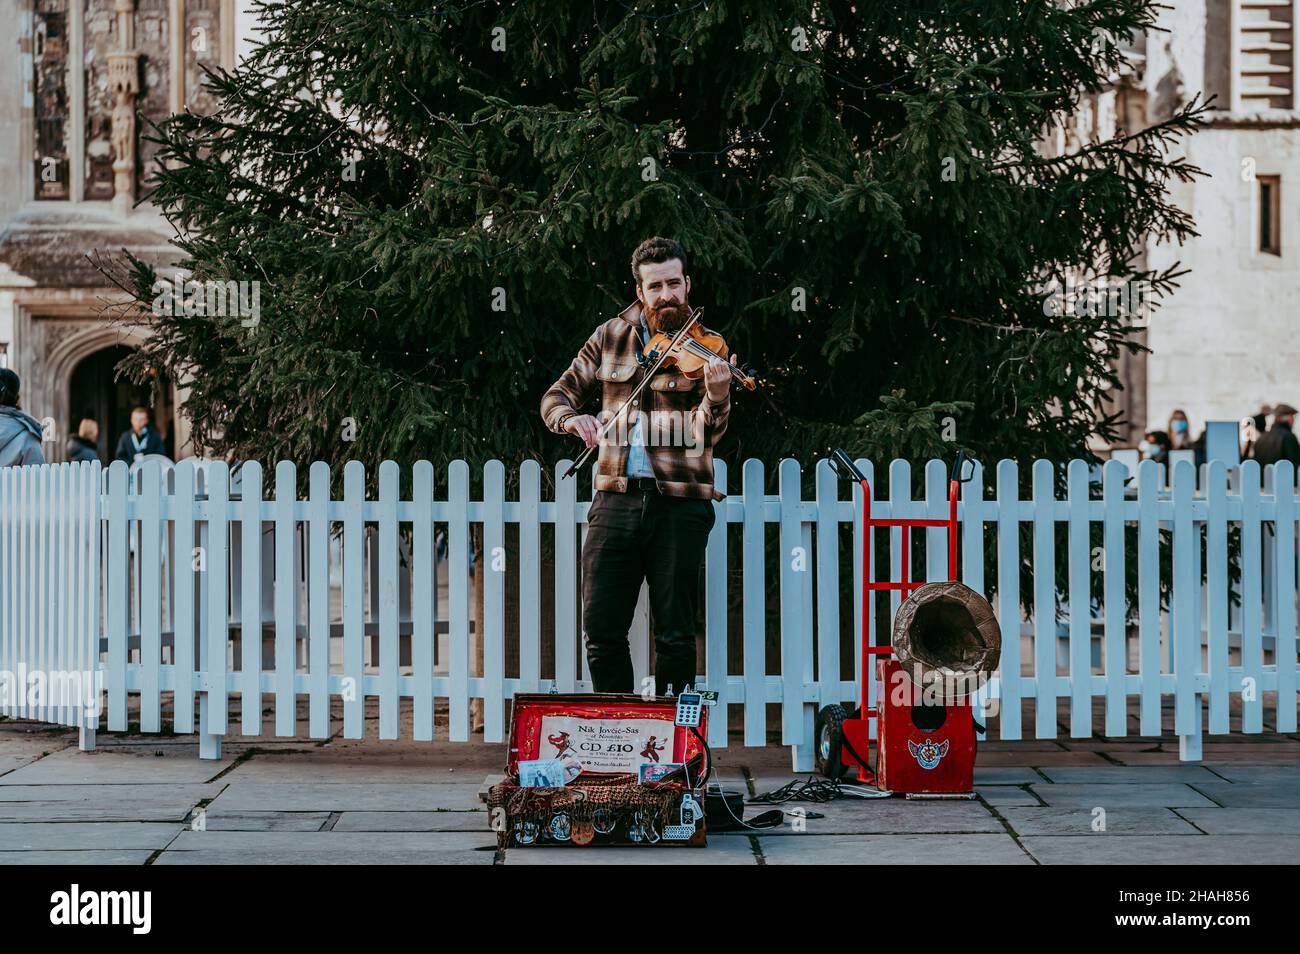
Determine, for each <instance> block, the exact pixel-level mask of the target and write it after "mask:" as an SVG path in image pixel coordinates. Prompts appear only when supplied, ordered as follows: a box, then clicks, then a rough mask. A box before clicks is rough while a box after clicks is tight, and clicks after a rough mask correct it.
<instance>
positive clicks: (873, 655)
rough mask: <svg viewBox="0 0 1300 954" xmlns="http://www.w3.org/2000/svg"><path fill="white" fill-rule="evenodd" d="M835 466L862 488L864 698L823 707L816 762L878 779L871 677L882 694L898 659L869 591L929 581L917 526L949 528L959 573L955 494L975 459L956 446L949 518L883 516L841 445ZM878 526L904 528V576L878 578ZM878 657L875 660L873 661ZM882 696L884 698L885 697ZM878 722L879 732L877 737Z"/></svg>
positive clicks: (952, 566) (908, 590)
mask: <svg viewBox="0 0 1300 954" xmlns="http://www.w3.org/2000/svg"><path fill="white" fill-rule="evenodd" d="M968 463H969V464H971V470H972V473H971V474H966V473H964V469H965V465H966V464H968ZM831 466H832V467H833V468H834V470H835V474H836V476H837V477H838V478H839V479H840V480H844V481H847V482H849V483H856V484H858V486H860V487H861V488H862V646H861V649H862V655H861V657H860V658H861V666H860V667H859V670H858V671H859V673H860V674H861V685H860V687H859V688H860V691H861V698H860V703H859V706H858V708H857V709H856V710H854V711H853V712H852V713H850V712H849V711H848V710H847V709H845V707H844V706H842V705H829V706H826V707H824V708H823V709H822V710H821V712H820V713H818V717H817V723H818V725H817V763H818V768H819V769H820V770H821V772H822V774H824V775H826V776H827V777H829V778H833V779H837V780H838V779H840V778H842V777H843V775H844V774H845V773H846V772H847V771H848V770H849V769H850V768H852V767H856V768H857V770H858V781H860V782H864V783H866V784H871V785H875V784H877V783H878V781H879V775H880V772H879V771H878V768H879V763H880V752H879V747H878V749H877V761H876V764H875V765H873V764H871V763H870V762H869V760H868V755H869V748H870V743H871V720H872V719H877V720H879V719H880V716H881V713H882V712H883V711H884V706H883V705H881V706H880V707H879V708H874V707H872V706H871V705H870V704H869V703H868V688H869V686H868V683H869V681H870V680H871V679H872V678H873V675H875V674H877V673H878V674H880V675H881V684H882V694H883V693H885V692H886V687H887V686H888V685H889V683H888V681H887V679H886V678H885V674H886V673H889V674H893V672H892V670H891V669H890V667H892V669H893V670H896V669H897V668H898V664H897V663H896V662H894V661H892V660H888V659H887V658H886V657H888V656H890V655H892V654H893V652H894V648H893V646H891V645H884V646H877V645H876V644H875V640H874V638H873V634H874V630H875V626H874V622H875V621H874V619H873V618H872V617H873V614H872V613H871V611H870V609H871V607H870V602H869V599H870V594H871V593H873V592H889V591H892V590H897V591H898V592H900V593H901V594H902V598H903V599H904V600H906V599H907V598H908V596H910V595H911V594H912V592H913V591H915V590H917V589H919V588H920V587H922V586H924V585H925V584H926V581H924V580H912V579H911V578H910V577H911V563H910V560H911V551H910V542H911V541H910V537H911V530H912V529H913V528H915V527H943V528H945V529H946V530H947V531H948V579H949V580H955V579H956V578H957V494H958V491H959V489H960V487H961V485H962V484H964V483H966V482H968V481H969V480H971V478H972V476H973V470H974V461H972V460H970V459H969V458H968V457H967V456H966V452H965V451H963V450H958V452H957V459H956V460H955V461H954V462H953V465H952V471H951V475H950V477H949V480H948V517H947V519H920V518H918V519H911V520H905V519H901V518H897V517H891V518H881V517H873V516H872V515H871V483H870V482H869V481H868V480H867V478H866V476H865V475H864V474H863V473H862V472H861V471H860V470H858V468H857V466H856V465H855V464H854V463H853V460H852V458H850V457H849V455H848V454H846V453H845V452H844V451H843V450H842V449H840V448H836V449H835V451H834V452H833V454H832V459H831ZM876 527H899V528H901V529H902V531H903V532H902V534H901V538H902V539H901V546H900V548H899V567H900V568H901V572H902V579H900V580H884V581H874V580H871V579H870V576H871V557H872V550H871V544H872V537H873V532H872V531H873V530H874V529H875V528H876ZM870 660H876V661H877V662H876V665H875V666H872V665H870V664H869V661H870ZM882 701H883V698H882ZM879 729H880V726H879V725H877V730H878V731H877V733H876V735H877V736H878V737H879V736H880V735H881V733H880V732H879ZM973 744H974V739H973V734H972V737H971V747H972V753H971V756H970V758H971V761H972V762H973V757H974V756H973Z"/></svg>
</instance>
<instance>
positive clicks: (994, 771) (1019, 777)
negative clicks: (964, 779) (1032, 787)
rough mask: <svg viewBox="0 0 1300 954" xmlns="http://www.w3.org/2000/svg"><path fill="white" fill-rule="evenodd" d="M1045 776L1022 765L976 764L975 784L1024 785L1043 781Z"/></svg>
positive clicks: (978, 785)
mask: <svg viewBox="0 0 1300 954" xmlns="http://www.w3.org/2000/svg"><path fill="white" fill-rule="evenodd" d="M1041 781H1043V776H1042V775H1040V774H1038V772H1036V771H1034V770H1033V769H1032V768H1028V767H1022V766H1011V765H1008V766H996V765H995V766H989V767H987V768H985V767H984V766H982V765H978V764H977V765H976V766H975V785H976V787H981V786H984V785H1024V784H1027V783H1029V782H1041Z"/></svg>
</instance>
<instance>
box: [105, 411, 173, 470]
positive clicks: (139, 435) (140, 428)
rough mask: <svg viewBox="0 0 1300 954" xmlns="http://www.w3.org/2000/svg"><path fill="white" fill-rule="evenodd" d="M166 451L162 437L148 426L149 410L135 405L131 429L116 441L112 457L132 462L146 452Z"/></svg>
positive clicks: (160, 452) (159, 452) (146, 453)
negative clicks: (115, 451)
mask: <svg viewBox="0 0 1300 954" xmlns="http://www.w3.org/2000/svg"><path fill="white" fill-rule="evenodd" d="M166 453H167V449H166V448H165V447H164V446H163V442H162V438H161V437H159V436H158V432H157V431H155V430H154V429H153V428H152V427H150V426H149V412H148V411H147V410H145V409H144V408H142V407H137V408H136V409H135V410H133V411H132V412H131V429H130V430H129V431H127V432H126V433H125V434H123V435H122V439H121V440H119V441H118V442H117V453H116V454H114V455H113V459H114V460H122V461H126V462H127V463H128V464H132V463H134V462H135V461H137V460H139V459H140V458H141V457H144V456H146V455H148V454H166Z"/></svg>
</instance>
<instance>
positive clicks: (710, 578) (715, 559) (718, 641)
mask: <svg viewBox="0 0 1300 954" xmlns="http://www.w3.org/2000/svg"><path fill="white" fill-rule="evenodd" d="M713 486H714V487H715V488H716V489H717V490H718V492H719V493H722V494H725V493H726V492H727V464H726V462H725V461H721V460H717V459H714V461H713ZM713 508H714V513H715V514H716V519H715V520H714V521H713V529H712V530H710V531H709V542H708V546H707V548H706V549H705V551H704V672H705V679H706V681H707V685H708V687H709V688H710V689H712V690H713V691H714V692H716V693H717V694H718V702H717V705H715V706H714V707H713V710H712V711H711V712H710V713H709V745H710V746H712V747H714V748H725V747H726V744H727V706H728V703H729V700H730V696H731V683H730V680H729V679H728V678H727V509H728V505H727V500H726V498H725V497H724V498H723V500H722V501H721V503H715V504H714V505H713Z"/></svg>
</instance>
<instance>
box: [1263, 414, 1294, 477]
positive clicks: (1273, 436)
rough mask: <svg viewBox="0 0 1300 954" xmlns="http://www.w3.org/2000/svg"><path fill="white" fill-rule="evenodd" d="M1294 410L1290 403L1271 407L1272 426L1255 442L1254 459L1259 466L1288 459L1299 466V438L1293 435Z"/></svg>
mask: <svg viewBox="0 0 1300 954" xmlns="http://www.w3.org/2000/svg"><path fill="white" fill-rule="evenodd" d="M1295 415H1296V410H1295V408H1293V407H1292V406H1291V405H1290V404H1279V405H1278V406H1277V407H1275V408H1273V426H1272V427H1270V428H1269V429H1268V432H1267V433H1266V434H1264V435H1263V436H1262V437H1261V438H1260V439H1259V440H1258V441H1256V442H1255V460H1257V461H1259V466H1260V467H1267V466H1268V465H1269V464H1276V463H1277V462H1278V461H1280V460H1289V461H1290V462H1291V463H1293V464H1295V465H1296V466H1297V467H1300V440H1297V439H1296V436H1295Z"/></svg>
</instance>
